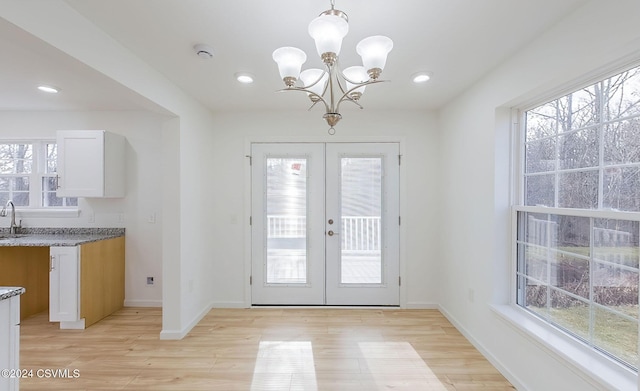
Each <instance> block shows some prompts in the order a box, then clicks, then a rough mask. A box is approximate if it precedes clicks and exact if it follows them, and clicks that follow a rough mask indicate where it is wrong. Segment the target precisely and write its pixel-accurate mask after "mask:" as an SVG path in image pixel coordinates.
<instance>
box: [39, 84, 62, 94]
mask: <svg viewBox="0 0 640 391" xmlns="http://www.w3.org/2000/svg"><path fill="white" fill-rule="evenodd" d="M38 89H39V90H40V91H44V92H48V93H50V94H57V93H58V92H60V89H59V88H57V87H52V86H45V85H42V86H38Z"/></svg>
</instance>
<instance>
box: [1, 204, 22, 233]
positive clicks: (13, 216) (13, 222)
mask: <svg viewBox="0 0 640 391" xmlns="http://www.w3.org/2000/svg"><path fill="white" fill-rule="evenodd" d="M9 205H11V224H10V225H9V233H10V234H12V235H14V234H17V233H18V229H19V228H20V226H19V225H17V224H16V206H15V205H14V204H13V201H11V200H9V201H7V204H6V205H5V206H4V208H2V211H0V216H2V217H6V216H7V206H9Z"/></svg>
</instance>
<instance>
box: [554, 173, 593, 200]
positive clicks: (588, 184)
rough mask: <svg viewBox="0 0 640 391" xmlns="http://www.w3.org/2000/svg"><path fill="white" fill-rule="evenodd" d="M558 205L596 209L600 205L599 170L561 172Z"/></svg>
mask: <svg viewBox="0 0 640 391" xmlns="http://www.w3.org/2000/svg"><path fill="white" fill-rule="evenodd" d="M558 207H560V208H581V209H595V208H597V207H598V171H597V170H592V171H578V172H565V173H560V177H559V188H558Z"/></svg>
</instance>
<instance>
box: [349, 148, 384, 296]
mask: <svg viewBox="0 0 640 391" xmlns="http://www.w3.org/2000/svg"><path fill="white" fill-rule="evenodd" d="M341 168H342V176H341V190H342V192H341V194H340V199H341V215H342V231H341V232H340V235H342V237H341V241H342V249H341V254H340V260H341V264H340V265H341V278H340V279H341V281H340V282H341V283H343V284H381V283H382V251H381V250H382V249H381V243H382V230H381V228H382V224H381V216H382V159H381V158H378V157H373V158H372V157H366V158H355V157H346V158H342V159H341Z"/></svg>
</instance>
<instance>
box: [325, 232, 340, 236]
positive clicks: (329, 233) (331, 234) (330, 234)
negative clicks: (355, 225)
mask: <svg viewBox="0 0 640 391" xmlns="http://www.w3.org/2000/svg"><path fill="white" fill-rule="evenodd" d="M327 235H329V236H333V235H340V232H333V231H329V232H327Z"/></svg>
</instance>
